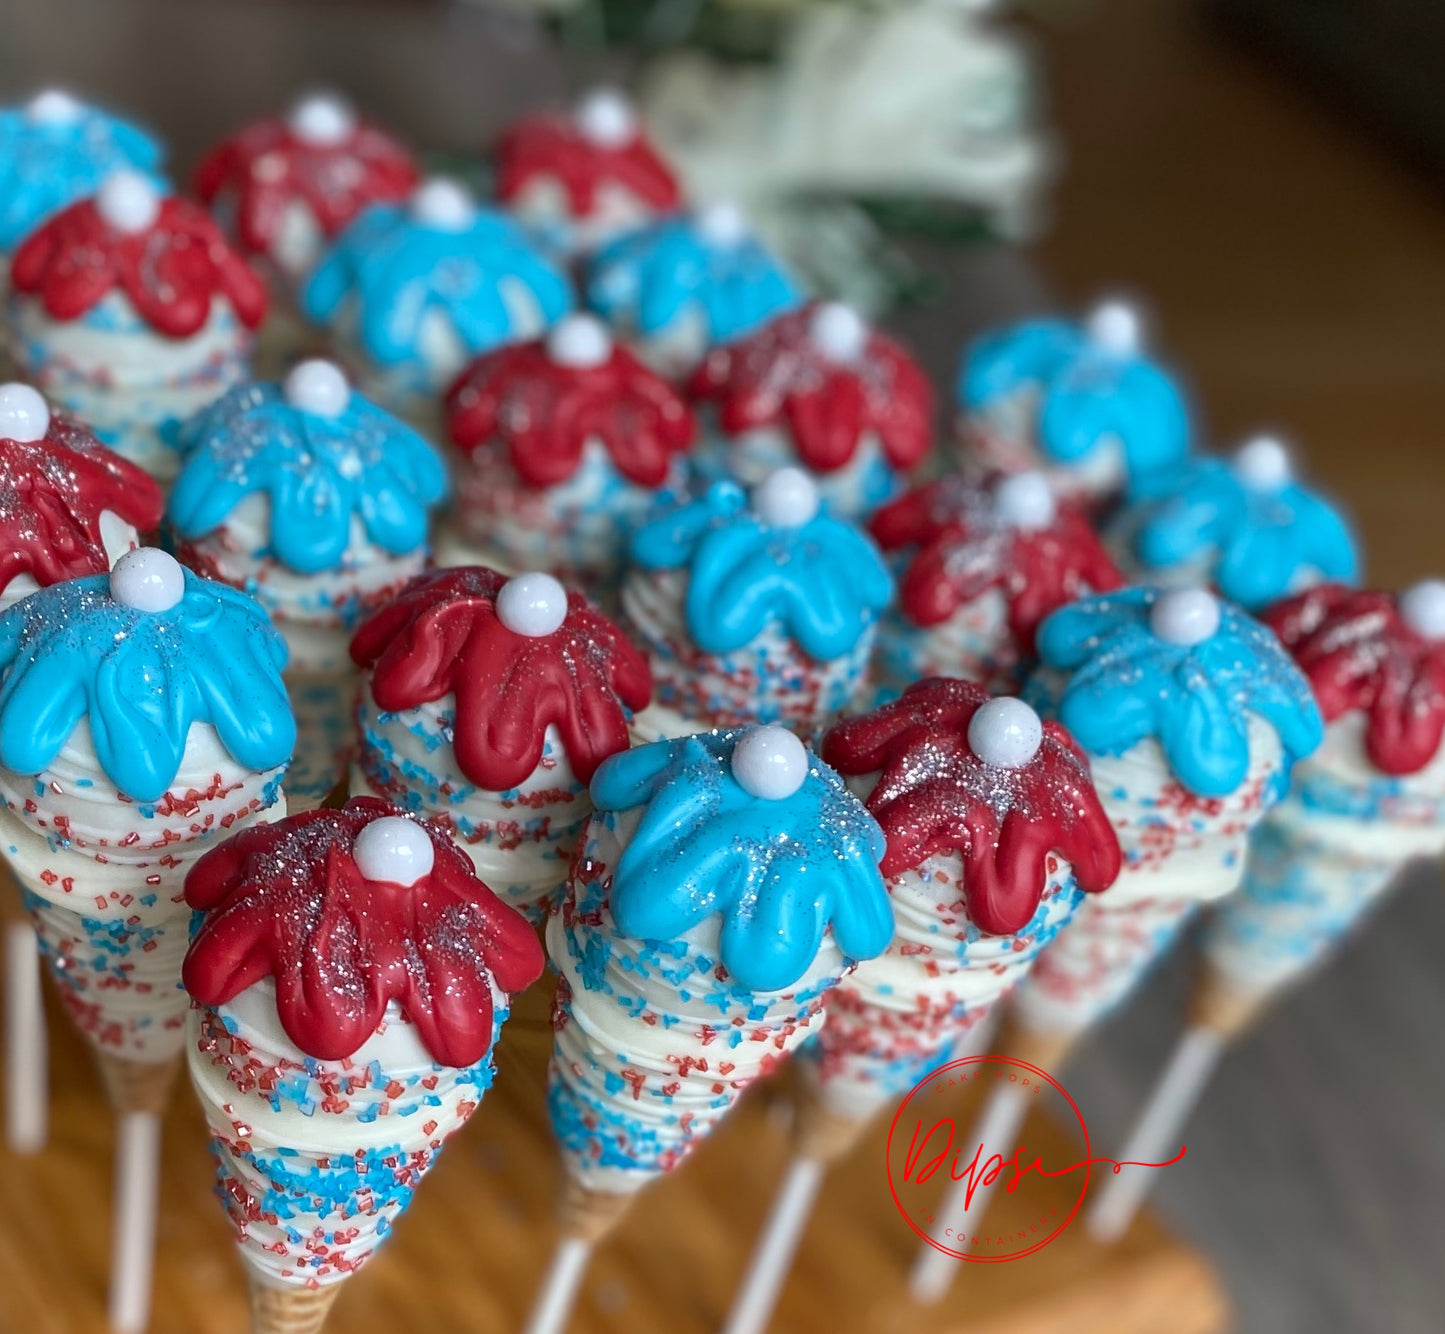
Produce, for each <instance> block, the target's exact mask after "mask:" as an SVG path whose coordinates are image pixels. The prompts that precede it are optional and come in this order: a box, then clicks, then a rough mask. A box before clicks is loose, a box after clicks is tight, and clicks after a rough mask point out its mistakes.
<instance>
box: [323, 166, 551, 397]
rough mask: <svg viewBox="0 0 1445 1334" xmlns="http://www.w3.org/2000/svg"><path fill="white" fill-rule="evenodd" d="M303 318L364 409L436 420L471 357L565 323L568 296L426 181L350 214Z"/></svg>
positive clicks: (537, 255)
mask: <svg viewBox="0 0 1445 1334" xmlns="http://www.w3.org/2000/svg"><path fill="white" fill-rule="evenodd" d="M302 307H303V309H304V311H305V313H306V314H307V315H308V316H309V317H310V318H311V319H312V320H314V321H316V322H317V323H318V324H323V325H326V326H328V327H329V328H330V329H331V331H332V333H333V335H334V337H335V338H336V340H337V342H338V344H339V345H340V347H341V350H342V352H343V353H344V355H345V357H347V358H348V359H350V360H353V361H354V362H355V363H356V368H357V370H358V373H359V377H360V378H359V382H360V384H361V387H362V388H363V390H364V391H365V392H366V394H367V396H368V397H370V398H374V399H375V400H376V401H377V402H379V403H382V404H384V405H385V406H386V407H389V408H391V409H392V410H393V411H396V412H401V413H403V415H412V416H416V415H418V414H421V415H429V414H430V413H431V412H433V411H434V404H433V400H434V399H435V398H436V396H437V395H439V394H440V393H441V392H442V391H443V390H444V389H445V388H446V387H447V386H448V385H449V384H450V383H451V382H452V380H453V379H455V378H456V376H457V374H458V372H459V371H460V370H461V369H462V367H463V366H465V365H466V363H467V361H468V360H469V359H470V358H471V357H474V356H476V355H477V354H478V353H480V352H485V351H487V350H488V349H489V348H493V347H497V346H499V345H500V344H502V343H514V342H520V341H523V340H526V339H529V338H535V337H537V335H539V334H540V333H542V332H543V331H544V330H545V329H546V328H547V326H548V325H550V324H552V323H553V322H554V321H556V320H558V319H560V318H561V317H562V316H563V315H565V314H566V313H567V311H568V310H570V309H571V307H572V289H571V286H570V284H569V282H568V280H567V276H566V275H565V274H564V273H563V272H562V271H561V270H560V269H558V268H557V267H556V266H555V265H554V264H553V263H552V262H551V261H550V260H549V259H547V257H546V256H545V255H544V254H543V253H542V252H541V251H540V250H539V249H538V248H537V247H536V245H535V244H534V243H533V242H532V241H530V240H529V239H528V238H527V236H526V235H525V233H524V232H523V231H522V229H521V228H520V227H519V226H518V225H517V223H516V222H514V221H513V220H512V219H511V218H509V217H507V216H506V215H505V214H502V213H499V212H497V211H496V210H495V209H491V208H485V207H483V206H482V205H480V204H478V203H477V202H476V201H475V200H474V199H473V198H472V197H471V195H470V194H468V193H467V191H466V190H465V189H464V188H463V187H462V186H460V185H459V184H457V183H456V182H455V181H452V180H448V179H446V178H443V177H436V178H433V179H430V180H427V181H424V182H423V183H422V184H421V185H419V186H418V187H417V188H416V189H415V190H414V191H412V193H411V194H410V195H409V196H408V198H407V199H406V201H405V202H403V203H395V204H373V205H372V206H371V207H370V208H368V209H367V210H365V212H363V213H362V214H360V215H359V216H358V217H357V218H356V219H355V220H354V221H353V222H352V223H351V224H350V225H349V226H348V227H347V228H346V230H345V231H343V232H342V233H341V235H340V236H339V237H338V238H337V240H336V242H335V244H333V245H332V246H331V248H330V249H329V250H328V251H327V253H326V255H325V257H324V258H323V259H322V261H321V262H320V264H318V265H317V266H316V269H315V270H314V271H313V273H312V275H311V278H310V280H309V281H308V282H307V284H306V289H305V292H304V294H303V296H302Z"/></svg>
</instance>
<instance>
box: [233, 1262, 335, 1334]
mask: <svg viewBox="0 0 1445 1334" xmlns="http://www.w3.org/2000/svg"><path fill="white" fill-rule="evenodd" d="M340 1287H341V1284H340V1283H328V1284H327V1285H326V1286H325V1287H324V1288H305V1287H299V1286H298V1287H287V1288H282V1287H277V1286H275V1285H274V1284H271V1283H263V1282H262V1281H261V1280H260V1279H258V1278H256V1277H255V1276H254V1275H253V1276H252V1278H251V1334H317V1331H319V1330H320V1328H321V1326H322V1325H324V1324H325V1323H326V1314H327V1312H328V1311H330V1310H331V1304H332V1302H334V1301H335V1300H336V1294H337V1292H338V1290H339V1289H340Z"/></svg>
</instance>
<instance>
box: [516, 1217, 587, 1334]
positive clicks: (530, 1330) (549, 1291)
mask: <svg viewBox="0 0 1445 1334" xmlns="http://www.w3.org/2000/svg"><path fill="white" fill-rule="evenodd" d="M591 1258H592V1243H591V1242H590V1241H587V1240H585V1239H584V1238H582V1237H564V1238H563V1239H562V1241H561V1242H560V1243H559V1244H558V1246H557V1252H556V1254H555V1255H553V1256H552V1267H551V1268H550V1269H549V1270H548V1271H547V1277H546V1278H545V1279H544V1280H543V1281H542V1292H541V1295H540V1296H539V1297H538V1298H537V1304H536V1305H535V1306H534V1307H533V1308H532V1317H531V1319H530V1320H528V1321H527V1330H526V1334H562V1331H563V1330H564V1329H566V1327H567V1317H568V1316H569V1315H571V1314H572V1308H573V1307H574V1306H575V1305H576V1304H577V1292H578V1290H579V1289H580V1288H581V1286H582V1276H583V1275H584V1274H585V1273H586V1272H587V1262H588V1261H589V1260H590V1259H591Z"/></svg>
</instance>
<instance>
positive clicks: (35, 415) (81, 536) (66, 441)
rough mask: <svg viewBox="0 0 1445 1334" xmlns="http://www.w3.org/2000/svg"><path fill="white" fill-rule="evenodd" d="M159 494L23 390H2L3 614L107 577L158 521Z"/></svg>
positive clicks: (0, 525)
mask: <svg viewBox="0 0 1445 1334" xmlns="http://www.w3.org/2000/svg"><path fill="white" fill-rule="evenodd" d="M161 507H162V500H161V489H160V487H159V486H157V485H156V483H155V481H154V480H153V479H152V478H151V477H150V476H149V475H148V474H146V473H144V472H142V471H141V470H140V469H139V468H137V467H136V466H135V465H134V464H133V463H128V462H127V461H126V460H125V459H123V458H121V457H120V456H119V455H118V454H115V453H113V452H112V451H110V450H109V449H107V448H106V447H105V446H104V445H102V444H101V443H100V441H98V440H97V439H96V438H95V436H94V435H92V434H91V432H90V431H89V430H87V429H86V427H85V426H83V425H82V424H81V423H80V422H78V421H76V420H75V419H74V418H72V417H67V416H66V415H65V414H64V413H62V412H58V411H54V410H52V409H51V407H50V405H49V404H48V403H47V402H46V401H45V398H44V397H43V395H41V394H40V393H39V392H38V391H37V390H35V389H32V388H31V387H30V386H29V385H27V384H18V383H10V384H0V611H6V610H8V609H9V608H11V607H13V606H14V605H15V603H17V602H19V601H20V599H21V598H24V597H28V596H29V595H30V594H31V593H34V592H36V591H37V590H38V589H40V588H48V587H49V586H50V585H51V584H58V583H63V582H64V581H65V580H67V579H78V578H80V577H81V576H83V575H91V574H104V573H105V572H106V571H107V570H108V569H110V567H111V566H112V565H113V564H114V563H115V561H116V560H117V559H119V558H120V557H121V556H123V555H124V554H125V553H126V552H127V551H131V550H134V549H135V548H136V547H137V546H139V545H140V536H141V534H142V533H149V532H153V531H154V530H155V528H156V527H157V525H158V524H159V523H160V518H161Z"/></svg>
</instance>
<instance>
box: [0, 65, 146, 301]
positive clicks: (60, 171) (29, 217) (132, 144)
mask: <svg viewBox="0 0 1445 1334" xmlns="http://www.w3.org/2000/svg"><path fill="white" fill-rule="evenodd" d="M164 158H165V150H164V149H163V148H162V146H161V144H160V142H159V141H158V140H157V139H155V138H154V137H153V136H152V135H151V134H150V133H149V132H148V131H146V130H143V129H142V128H141V127H140V126H139V125H135V124H132V123H131V122H130V121H127V120H122V119H120V118H119V117H117V116H112V115H110V114H109V113H108V112H105V111H101V110H100V109H99V108H97V107H92V106H87V105H86V104H85V103H84V102H82V101H80V100H79V99H78V98H75V97H72V96H71V95H70V94H69V93H67V92H65V91H63V90H62V89H59V88H47V89H45V90H44V91H43V92H40V93H37V94H36V95H35V96H34V97H32V98H31V99H30V100H29V101H28V102H26V103H24V104H23V105H21V106H13V107H6V108H4V109H3V110H0V257H4V256H8V255H9V254H10V252H11V251H13V250H14V249H15V247H16V246H18V245H19V244H20V242H21V241H23V240H24V239H25V238H26V237H27V236H29V235H30V233H31V232H33V231H34V230H35V229H36V228H37V227H39V226H40V224H41V223H43V222H45V221H46V220H47V219H49V218H51V217H54V215H55V214H57V213H59V212H60V211H61V210H62V209H66V208H68V207H69V206H70V205H71V204H74V203H76V202H77V201H79V200H81V199H86V198H88V197H89V196H91V195H93V194H94V193H95V192H96V190H97V189H99V188H100V184H101V182H102V181H104V180H105V179H106V177H107V176H110V175H111V174H112V173H113V172H117V171H127V170H128V171H137V172H140V173H142V174H143V175H146V176H149V177H151V178H152V179H155V180H156V181H157V183H159V177H158V176H157V173H158V172H159V171H160V169H161V164H162V161H163V160H164ZM8 280H9V275H8V273H7V274H5V275H4V276H3V277H0V290H3V289H4V288H5V286H6V285H7V283H8Z"/></svg>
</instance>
